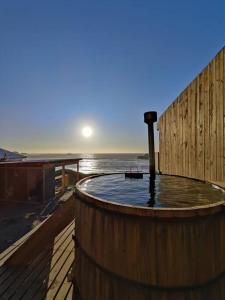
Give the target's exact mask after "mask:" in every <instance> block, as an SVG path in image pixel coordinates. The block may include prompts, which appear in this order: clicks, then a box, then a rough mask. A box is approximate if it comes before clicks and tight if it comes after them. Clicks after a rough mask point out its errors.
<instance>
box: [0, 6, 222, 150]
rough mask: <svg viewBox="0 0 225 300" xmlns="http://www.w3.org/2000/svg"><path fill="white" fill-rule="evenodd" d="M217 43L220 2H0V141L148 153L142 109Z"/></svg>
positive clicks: (170, 96)
mask: <svg viewBox="0 0 225 300" xmlns="http://www.w3.org/2000/svg"><path fill="white" fill-rule="evenodd" d="M224 45H225V1H222V0H220V1H218V0H215V1H212V0H210V1H208V0H200V1H198V0H195V1H194V0H189V1H182V0H171V1H166V0H164V1H162V0H158V1H152V0H135V1H134V0H113V1H112V0H111V1H106V0H105V1H103V0H102V1H101V0H99V1H98V0H70V1H69V0H61V1H57V0H54V1H50V0H44V1H43V0H39V1H34V0H20V1H18V0H11V1H6V0H5V1H2V0H0V148H6V149H9V150H17V151H20V152H27V153H68V152H71V153H82V152H84V153H105V152H110V153H113V152H120V153H121V152H138V153H139V152H147V126H146V125H145V124H144V122H143V113H144V112H145V111H152V110H153V111H157V113H158V117H159V116H160V115H161V114H162V113H163V111H164V110H165V109H166V108H167V107H168V105H169V104H170V103H171V102H172V101H173V100H174V99H175V98H176V97H177V96H178V95H179V93H180V92H181V91H182V90H183V89H184V88H185V87H186V86H187V85H188V84H189V83H190V82H191V81H192V80H193V79H194V77H196V75H197V74H198V73H199V72H200V71H201V70H202V69H203V68H204V67H205V66H206V65H207V64H208V63H209V61H210V60H211V59H212V58H213V57H214V56H215V55H216V53H217V52H218V51H219V50H220V49H221V48H222V47H223V46H224ZM85 126H90V127H91V128H92V130H93V134H92V135H91V136H90V137H89V138H87V137H84V136H83V135H82V129H83V127H85ZM157 149H158V136H157V133H156V150H157Z"/></svg>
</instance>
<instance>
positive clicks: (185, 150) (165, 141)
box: [158, 48, 225, 182]
mask: <svg viewBox="0 0 225 300" xmlns="http://www.w3.org/2000/svg"><path fill="white" fill-rule="evenodd" d="M158 129H159V131H160V134H159V136H160V141H159V145H160V171H161V172H162V173H165V174H172V175H180V176H187V177H191V178H196V179H201V180H206V181H217V182H224V181H225V174H224V173H225V149H224V148H225V147H224V145H225V48H223V49H222V50H221V51H220V52H219V53H218V54H217V55H216V57H215V58H214V59H213V60H212V61H211V62H210V63H209V65H208V66H206V68H205V69H204V70H203V71H202V72H201V73H200V74H199V75H198V76H197V77H196V78H195V79H194V80H193V81H192V82H191V83H190V85H189V86H188V87H187V88H186V89H185V90H184V91H183V92H182V93H181V94H180V95H179V96H178V97H177V98H176V100H175V101H174V102H173V103H172V104H171V105H170V106H169V108H168V109H167V110H166V111H165V112H164V113H163V114H162V116H161V117H160V119H159V122H158Z"/></svg>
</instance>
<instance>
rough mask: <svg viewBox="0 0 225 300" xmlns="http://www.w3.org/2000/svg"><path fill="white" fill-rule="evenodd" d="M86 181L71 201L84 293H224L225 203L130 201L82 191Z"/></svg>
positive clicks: (178, 299) (142, 297) (101, 297)
mask: <svg viewBox="0 0 225 300" xmlns="http://www.w3.org/2000/svg"><path fill="white" fill-rule="evenodd" d="M89 179H90V177H89ZM85 180H87V178H86V179H83V180H81V181H80V182H79V183H78V184H77V186H76V193H77V199H76V203H75V221H76V226H75V228H76V229H75V241H76V242H75V244H76V266H75V282H76V285H77V288H78V291H79V293H80V297H81V299H83V300H93V299H95V300H108V299H110V300H111V299H112V300H119V299H123V300H127V299H131V300H149V299H154V300H155V299H157V300H161V299H162V300H167V299H171V300H184V299H185V300H192V299H193V300H199V299H204V300H205V299H210V300H212V299H218V300H222V299H223V300H224V299H225V296H224V295H225V283H224V281H225V280H224V278H223V275H224V272H225V205H224V202H218V203H216V204H211V205H206V206H201V207H200V206H199V207H194V208H193V207H192V208H143V207H134V206H129V205H122V204H118V203H115V202H109V201H105V200H103V199H99V198H96V197H93V196H91V195H89V194H87V193H85V192H84V191H82V190H81V189H80V186H81V184H83V183H84V181H85Z"/></svg>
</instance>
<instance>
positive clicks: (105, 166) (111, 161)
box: [27, 153, 157, 174]
mask: <svg viewBox="0 0 225 300" xmlns="http://www.w3.org/2000/svg"><path fill="white" fill-rule="evenodd" d="M140 155H143V153H126V154H125V153H122V154H118V153H116V154H115V153H114V154H70V153H68V154H29V155H28V157H27V159H28V160H30V159H38V160H41V159H63V158H65V159H69V158H82V161H81V162H80V172H82V173H85V174H90V173H124V172H126V171H130V170H131V171H141V172H148V159H139V158H138V156H140ZM67 168H68V169H73V168H75V169H76V166H73V165H71V166H67ZM156 169H157V155H156Z"/></svg>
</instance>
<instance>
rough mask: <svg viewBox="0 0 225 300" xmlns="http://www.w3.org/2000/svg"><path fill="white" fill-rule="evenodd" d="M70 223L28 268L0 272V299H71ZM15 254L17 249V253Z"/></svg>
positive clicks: (72, 247)
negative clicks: (69, 278) (69, 277)
mask: <svg viewBox="0 0 225 300" xmlns="http://www.w3.org/2000/svg"><path fill="white" fill-rule="evenodd" d="M73 233H74V222H71V223H70V224H69V225H68V226H67V227H66V228H65V229H64V230H63V231H62V232H60V234H59V235H58V236H57V237H56V238H55V240H54V243H52V245H43V246H45V249H44V250H43V251H42V252H41V253H40V254H39V255H38V257H36V258H35V259H34V260H33V261H32V262H31V263H30V264H29V265H28V266H27V265H26V264H25V265H24V266H21V267H19V268H18V267H17V268H15V267H8V266H5V265H3V266H2V267H1V269H0V270H1V272H0V299H2V300H8V299H11V300H19V299H22V300H29V299H46V300H47V299H48V300H50V299H51V300H52V299H57V300H61V299H68V300H72V299H73V294H74V292H73V284H72V283H71V282H69V281H68V279H67V275H68V273H69V272H70V271H71V267H72V265H73V263H74V258H75V255H74V251H75V249H74V241H73V239H72V235H73ZM17 251H19V249H18V250H17Z"/></svg>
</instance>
